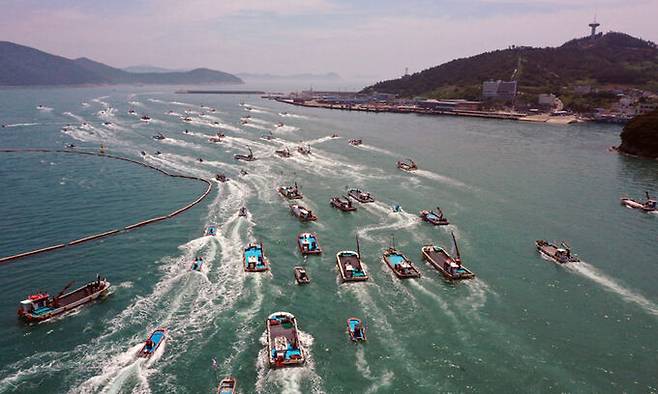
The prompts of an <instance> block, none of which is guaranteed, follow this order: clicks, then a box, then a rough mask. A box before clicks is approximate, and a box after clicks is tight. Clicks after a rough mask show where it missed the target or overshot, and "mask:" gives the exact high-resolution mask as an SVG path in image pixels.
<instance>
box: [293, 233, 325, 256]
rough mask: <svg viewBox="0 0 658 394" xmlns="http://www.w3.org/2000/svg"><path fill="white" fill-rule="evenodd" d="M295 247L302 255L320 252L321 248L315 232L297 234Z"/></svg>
mask: <svg viewBox="0 0 658 394" xmlns="http://www.w3.org/2000/svg"><path fill="white" fill-rule="evenodd" d="M313 245H315V246H313ZM297 248H298V249H299V252H300V253H301V254H302V255H314V254H321V253H322V248H321V247H320V243H319V242H318V236H317V235H316V234H315V233H299V234H297Z"/></svg>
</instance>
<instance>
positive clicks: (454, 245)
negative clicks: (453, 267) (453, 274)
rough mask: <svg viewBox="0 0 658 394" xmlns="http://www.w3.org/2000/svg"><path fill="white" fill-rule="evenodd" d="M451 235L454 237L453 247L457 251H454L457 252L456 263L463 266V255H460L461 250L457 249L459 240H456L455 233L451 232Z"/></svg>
mask: <svg viewBox="0 0 658 394" xmlns="http://www.w3.org/2000/svg"><path fill="white" fill-rule="evenodd" d="M450 235H452V246H453V248H454V249H455V251H454V252H455V253H454V254H455V263H457V264H459V265H461V263H462V258H461V255H460V254H459V248H458V247H457V240H456V239H455V233H454V232H452V231H451V232H450Z"/></svg>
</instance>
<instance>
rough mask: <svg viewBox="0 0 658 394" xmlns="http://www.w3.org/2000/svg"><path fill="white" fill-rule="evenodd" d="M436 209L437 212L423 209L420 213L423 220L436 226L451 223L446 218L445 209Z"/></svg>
mask: <svg viewBox="0 0 658 394" xmlns="http://www.w3.org/2000/svg"><path fill="white" fill-rule="evenodd" d="M436 211H437V212H434V211H427V210H422V211H420V212H419V213H418V214H419V216H420V218H421V219H422V220H423V221H425V222H427V223H431V224H433V225H435V226H445V225H447V224H450V222H449V221H448V219H446V218H445V216H444V215H443V211H442V210H441V208H439V207H436Z"/></svg>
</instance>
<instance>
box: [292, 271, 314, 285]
mask: <svg viewBox="0 0 658 394" xmlns="http://www.w3.org/2000/svg"><path fill="white" fill-rule="evenodd" d="M302 272H304V273H305V275H302ZM295 281H296V282H297V284H298V285H307V284H309V283H311V278H310V277H309V276H308V273H307V272H306V270H304V269H303V268H302V267H295Z"/></svg>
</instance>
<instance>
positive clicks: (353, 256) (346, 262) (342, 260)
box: [336, 251, 368, 282]
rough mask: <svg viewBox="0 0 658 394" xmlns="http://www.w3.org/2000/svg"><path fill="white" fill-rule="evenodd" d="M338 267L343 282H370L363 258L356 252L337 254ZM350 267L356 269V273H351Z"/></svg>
mask: <svg viewBox="0 0 658 394" xmlns="http://www.w3.org/2000/svg"><path fill="white" fill-rule="evenodd" d="M336 266H337V267H338V273H339V274H340V278H341V280H342V281H343V282H364V281H367V280H368V274H367V273H366V270H365V268H364V267H363V263H362V262H361V258H360V256H359V255H358V253H356V252H352V251H342V252H338V253H336ZM349 266H352V267H353V268H356V272H354V270H353V271H350V270H349V269H348V267H349Z"/></svg>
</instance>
